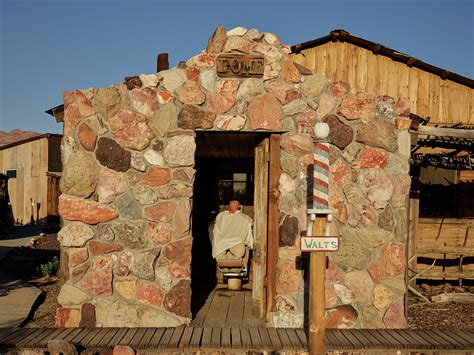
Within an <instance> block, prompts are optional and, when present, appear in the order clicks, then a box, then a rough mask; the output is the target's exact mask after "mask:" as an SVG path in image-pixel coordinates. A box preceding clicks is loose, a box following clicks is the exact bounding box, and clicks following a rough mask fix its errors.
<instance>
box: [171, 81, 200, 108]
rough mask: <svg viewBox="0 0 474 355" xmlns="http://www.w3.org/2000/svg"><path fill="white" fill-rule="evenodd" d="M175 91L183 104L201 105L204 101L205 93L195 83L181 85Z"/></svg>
mask: <svg viewBox="0 0 474 355" xmlns="http://www.w3.org/2000/svg"><path fill="white" fill-rule="evenodd" d="M175 93H176V95H177V96H178V100H179V101H180V102H181V103H183V104H190V105H201V104H203V103H204V101H206V94H205V93H204V92H203V91H202V90H201V89H200V88H199V86H198V85H196V84H194V85H186V86H182V87H180V88H178V89H176V90H175Z"/></svg>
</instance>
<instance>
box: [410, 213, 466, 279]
mask: <svg viewBox="0 0 474 355" xmlns="http://www.w3.org/2000/svg"><path fill="white" fill-rule="evenodd" d="M416 239H417V240H416V250H417V265H416V271H417V272H420V271H422V270H426V269H429V270H426V273H423V274H422V276H420V278H421V279H423V278H425V279H432V280H443V279H445V280H458V279H471V280H472V279H474V261H473V259H474V219H462V218H420V219H419V220H418V228H417V236H416ZM435 259H437V260H438V261H437V263H436V264H435V266H434V267H433V268H430V266H431V264H432V263H433V261H434V260H435Z"/></svg>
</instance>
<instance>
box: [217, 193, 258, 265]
mask: <svg viewBox="0 0 474 355" xmlns="http://www.w3.org/2000/svg"><path fill="white" fill-rule="evenodd" d="M210 237H211V242H212V256H213V257H214V258H216V259H229V258H241V257H242V256H243V255H244V254H245V249H246V248H250V249H252V248H253V235H252V219H251V218H250V217H249V216H247V215H245V214H243V213H242V211H241V205H240V202H239V201H237V200H232V201H230V202H229V208H228V210H227V211H224V212H221V213H219V214H218V215H217V217H216V222H215V224H214V227H213V228H212V231H211V233H210Z"/></svg>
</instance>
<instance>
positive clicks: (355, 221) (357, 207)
mask: <svg viewBox="0 0 474 355" xmlns="http://www.w3.org/2000/svg"><path fill="white" fill-rule="evenodd" d="M347 223H348V224H349V225H350V226H351V227H355V228H365V229H370V228H373V227H375V225H376V224H377V213H376V212H375V210H374V209H373V208H372V207H371V206H369V205H366V204H364V203H360V202H358V203H353V205H352V208H351V210H350V213H349V218H348V220H347Z"/></svg>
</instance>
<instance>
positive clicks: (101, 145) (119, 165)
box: [95, 137, 131, 172]
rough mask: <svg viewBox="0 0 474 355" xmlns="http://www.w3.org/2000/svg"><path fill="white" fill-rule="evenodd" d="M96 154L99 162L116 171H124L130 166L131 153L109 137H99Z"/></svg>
mask: <svg viewBox="0 0 474 355" xmlns="http://www.w3.org/2000/svg"><path fill="white" fill-rule="evenodd" d="M95 156H96V158H97V160H98V161H99V163H101V164H102V165H103V166H106V167H107V168H109V169H112V170H115V171H120V172H124V171H127V170H128V168H129V167H130V160H131V153H130V152H129V151H128V150H125V149H123V148H122V147H121V146H120V145H119V144H118V143H117V142H115V141H114V140H113V139H110V138H107V137H100V138H99V141H98V142H97V149H96V151H95Z"/></svg>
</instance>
